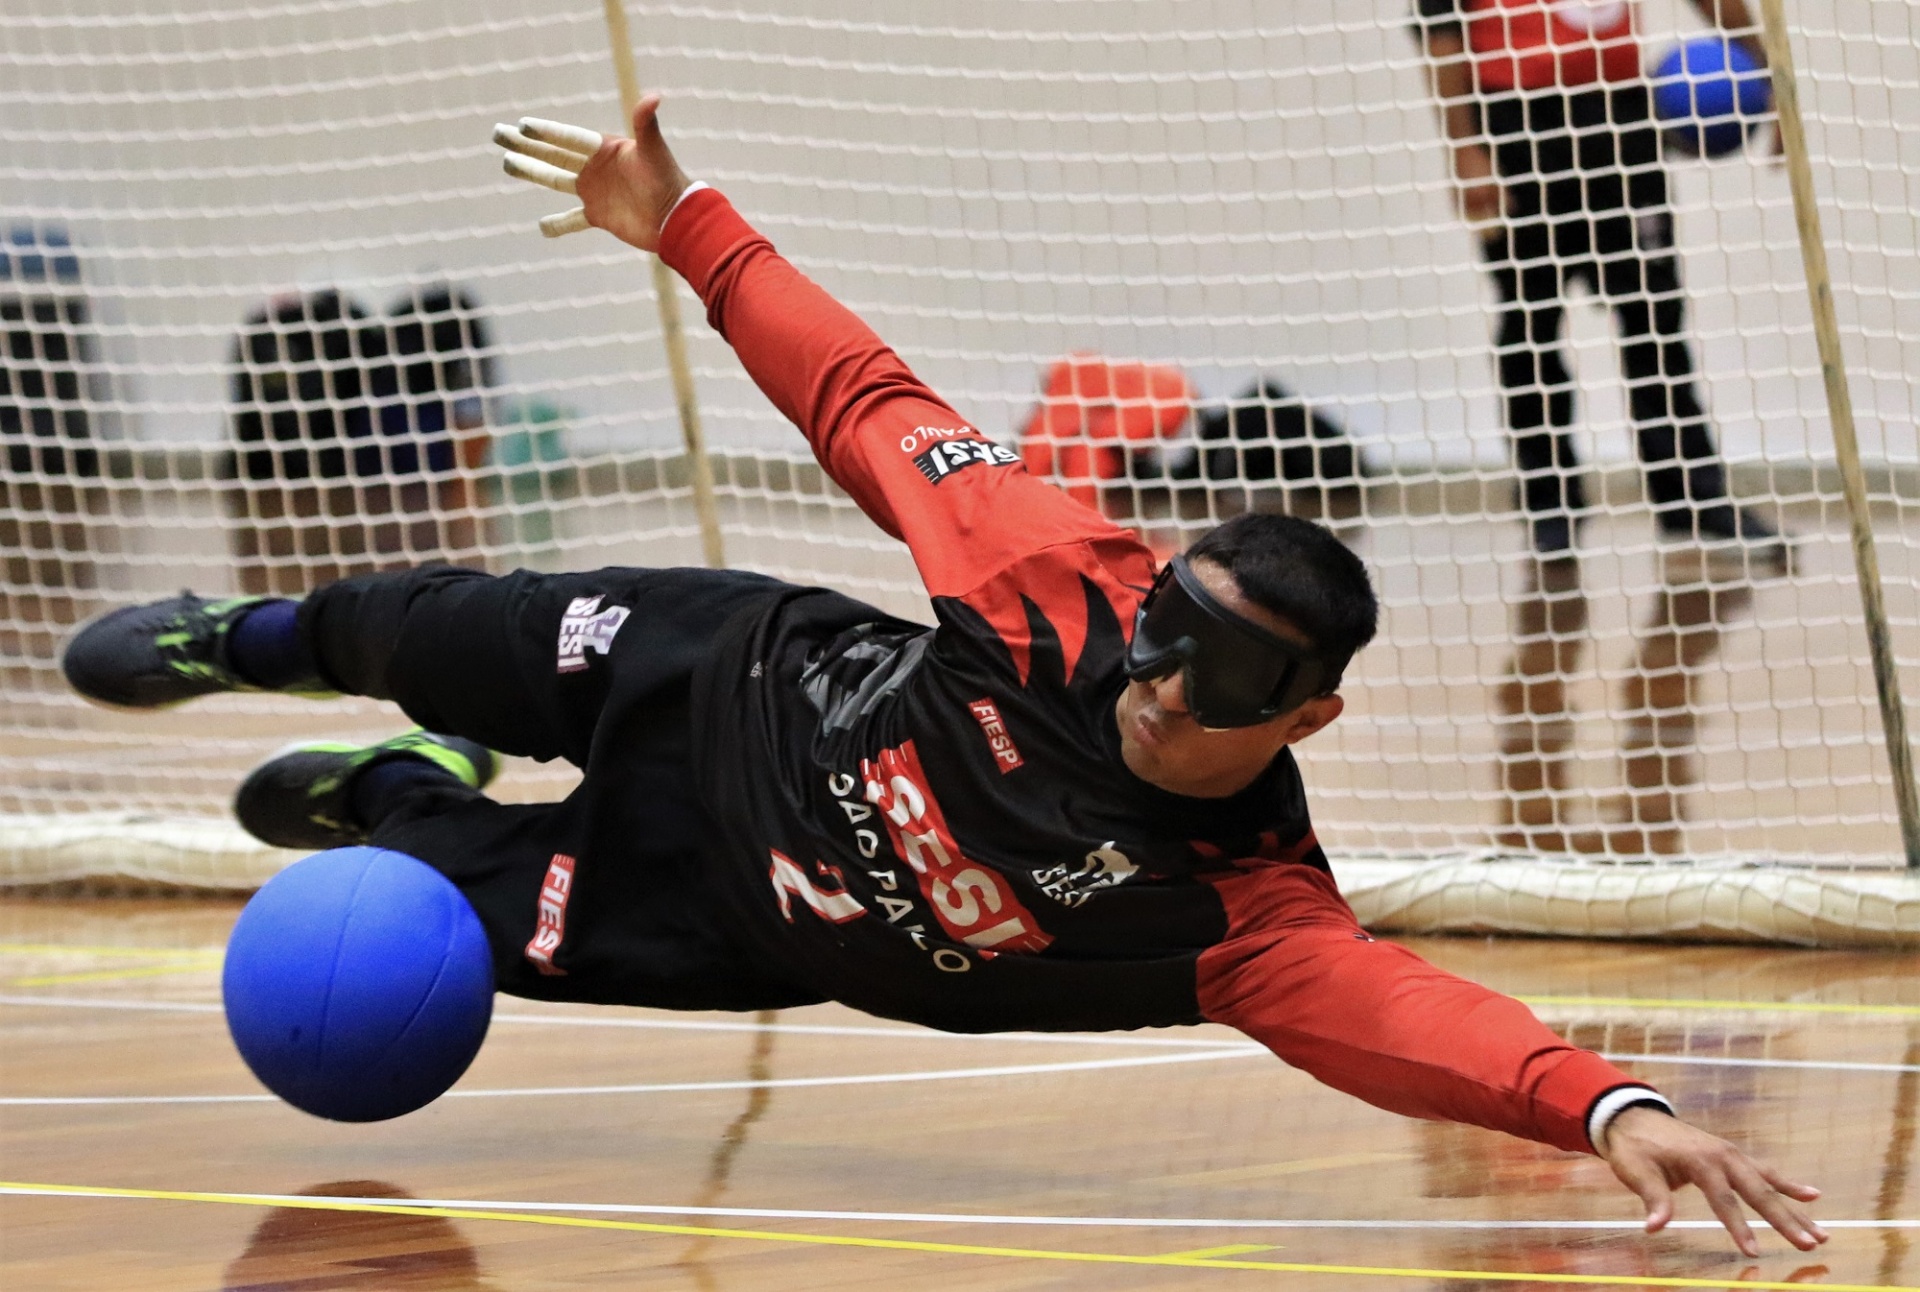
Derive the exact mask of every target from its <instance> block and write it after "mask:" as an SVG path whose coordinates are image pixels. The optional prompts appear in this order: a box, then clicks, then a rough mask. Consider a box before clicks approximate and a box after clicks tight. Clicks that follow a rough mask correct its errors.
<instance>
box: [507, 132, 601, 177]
mask: <svg viewBox="0 0 1920 1292" xmlns="http://www.w3.org/2000/svg"><path fill="white" fill-rule="evenodd" d="M493 142H494V143H496V144H499V145H500V146H501V147H502V148H505V149H506V150H507V151H508V152H516V153H519V154H520V155H521V156H523V157H531V158H533V159H534V160H535V161H540V162H545V163H547V165H549V166H557V167H559V168H560V169H561V170H563V171H567V172H569V173H571V174H574V175H578V174H579V173H580V171H581V169H582V168H583V167H585V166H586V164H587V156H588V154H583V153H577V152H574V151H573V150H572V149H571V148H561V147H558V146H556V145H554V144H543V143H541V142H540V141H539V140H537V139H530V138H528V137H527V136H526V135H523V134H521V133H520V127H518V126H509V125H504V124H497V125H495V126H494V128H493Z"/></svg>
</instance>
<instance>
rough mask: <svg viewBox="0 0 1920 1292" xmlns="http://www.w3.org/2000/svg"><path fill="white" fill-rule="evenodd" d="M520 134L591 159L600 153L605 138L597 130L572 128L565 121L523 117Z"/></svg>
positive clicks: (579, 127) (583, 127) (582, 127)
mask: <svg viewBox="0 0 1920 1292" xmlns="http://www.w3.org/2000/svg"><path fill="white" fill-rule="evenodd" d="M520 132H521V133H522V134H524V135H526V136H528V137H529V138H531V139H534V140H537V141H538V142H540V143H543V144H553V145H555V146H556V147H560V148H566V149H570V150H571V151H573V152H577V153H583V154H585V155H586V156H589V157H591V156H592V155H593V154H595V153H597V152H599V151H600V145H601V144H602V143H603V142H605V139H604V137H603V136H602V135H601V134H600V132H599V131H597V130H589V129H587V128H586V127H585V126H570V125H568V124H567V123H566V122H564V121H548V120H546V119H545V118H544V117H521V118H520Z"/></svg>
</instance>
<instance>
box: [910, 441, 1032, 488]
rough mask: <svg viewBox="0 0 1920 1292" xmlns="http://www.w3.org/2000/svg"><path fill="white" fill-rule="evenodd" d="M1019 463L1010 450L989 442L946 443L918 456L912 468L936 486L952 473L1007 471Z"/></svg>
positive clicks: (1015, 455)
mask: <svg viewBox="0 0 1920 1292" xmlns="http://www.w3.org/2000/svg"><path fill="white" fill-rule="evenodd" d="M1019 460H1020V455H1019V454H1017V453H1015V452H1014V451H1013V450H1012V449H1003V448H1001V447H1000V446H999V445H998V444H994V443H992V442H991V441H989V440H945V441H941V442H938V443H936V444H934V445H933V447H932V448H929V449H928V450H927V451H926V452H925V453H921V454H917V455H916V456H915V457H914V459H913V465H915V466H916V467H919V468H920V474H921V475H923V476H925V477H926V478H927V479H928V480H931V481H932V482H933V483H934V484H939V483H940V482H941V481H943V480H945V479H946V478H947V477H948V476H950V475H953V474H954V473H955V472H958V471H964V470H966V469H967V468H968V467H978V466H989V467H1010V466H1012V465H1013V464H1014V463H1016V462H1018V461H1019Z"/></svg>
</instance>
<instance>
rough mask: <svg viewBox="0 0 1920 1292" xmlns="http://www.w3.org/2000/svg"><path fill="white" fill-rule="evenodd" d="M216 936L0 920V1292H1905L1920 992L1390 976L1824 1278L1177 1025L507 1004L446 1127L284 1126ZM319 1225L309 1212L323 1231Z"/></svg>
mask: <svg viewBox="0 0 1920 1292" xmlns="http://www.w3.org/2000/svg"><path fill="white" fill-rule="evenodd" d="M236 909H237V907H236V905H235V904H234V903H231V902H212V901H186V900H148V901H86V902H58V901H50V900H24V899H18V898H9V899H4V900H0V1163H4V1166H3V1167H0V1175H3V1176H4V1177H5V1179H6V1180H7V1181H8V1183H7V1184H6V1185H5V1186H4V1189H3V1190H0V1287H5V1288H7V1289H13V1290H17V1292H42V1290H48V1292H51V1290H54V1289H102V1288H113V1289H118V1288H135V1287H137V1288H141V1289H145V1290H147V1292H175V1290H177V1289H214V1288H218V1289H228V1290H231V1292H240V1290H241V1289H248V1290H251V1292H269V1290H272V1292H342V1290H347V1289H368V1290H372V1289H381V1290H391V1289H400V1290H406V1292H412V1290H415V1289H494V1290H498V1292H506V1290H508V1289H543V1288H582V1287H588V1288H592V1287H604V1288H649V1289H651V1288H662V1289H666V1288H673V1289H682V1288H683V1289H690V1290H693V1292H708V1290H712V1289H728V1290H731V1292H748V1290H752V1289H775V1288H777V1289H783V1290H784V1289H813V1288H818V1289H829V1288H831V1289H845V1288H875V1289H878V1288H909V1287H941V1288H950V1289H989V1288H990V1289H1029V1288H1032V1289H1041V1288H1045V1289H1082V1288H1084V1289H1114V1288H1128V1289H1130V1288H1203V1289H1211V1288H1223V1289H1224V1288H1235V1287H1285V1288H1301V1289H1312V1288H1322V1287H1324V1288H1380V1289H1387V1288H1393V1289H1415V1288H1420V1287H1444V1288H1448V1289H1453V1290H1456V1292H1459V1290H1465V1289H1474V1288H1482V1287H1485V1288H1497V1287H1524V1286H1528V1285H1530V1284H1531V1285H1546V1284H1557V1285H1561V1286H1565V1285H1568V1284H1572V1285H1576V1286H1582V1285H1584V1286H1600V1287H1644V1286H1661V1287H1689V1288H1706V1287H1726V1286H1740V1287H1746V1288H1754V1287H1782V1286H1786V1285H1788V1284H1790V1283H1791V1284H1800V1283H1809V1284H1818V1285H1826V1286H1835V1285H1848V1286H1853V1287H1888V1286H1911V1285H1916V1284H1920V1251H1916V1250H1915V1249H1916V1247H1920V1219H1916V1217H1920V1181H1916V1180H1914V1179H1913V1178H1912V1177H1913V1175H1914V1173H1915V1168H1916V1166H1920V1151H1917V1149H1920V1146H1917V1145H1916V1134H1915V1132H1916V1126H1917V1125H1920V1113H1917V1112H1916V1105H1920V956H1915V955H1900V954H1872V953H1842V952H1809V951H1787V950H1756V949H1751V948H1727V947H1708V948H1702V947H1691V948H1688V947H1649V946H1633V945H1618V944H1612V945H1603V944H1590V943H1575V942H1544V941H1540V942H1522V941H1507V942H1493V941H1480V940H1472V939H1422V940H1416V941H1415V945H1416V946H1417V948H1418V950H1419V951H1420V952H1421V953H1422V954H1424V955H1426V956H1428V957H1429V958H1431V959H1433V960H1436V961H1438V962H1439V963H1441V964H1443V965H1445V966H1447V967H1448V968H1451V969H1454V970H1456V971H1459V972H1462V973H1465V974H1468V975H1470V976H1473V977H1476V978H1479V979H1481V980H1482V981H1485V982H1488V983H1490V984H1492V985H1494V986H1496V987H1499V988H1501V989H1503V990H1506V991H1509V992H1513V993H1515V994H1517V995H1520V996H1523V997H1525V998H1527V999H1529V1000H1530V1001H1532V1002H1533V1004H1534V1006H1535V1008H1536V1009H1537V1010H1538V1011H1539V1012H1540V1013H1541V1014H1542V1015H1543V1017H1545V1018H1546V1019H1547V1020H1548V1021H1549V1022H1550V1023H1552V1024H1554V1025H1555V1026H1556V1027H1558V1028H1560V1029H1562V1030H1563V1031H1565V1032H1567V1033H1569V1034H1571V1035H1572V1036H1573V1037H1574V1038H1575V1039H1577V1040H1578V1041H1580V1042H1581V1043H1583V1044H1586V1045H1590V1046H1593V1047H1596V1048H1598V1049H1601V1050H1603V1051H1605V1052H1606V1053H1608V1054H1611V1055H1613V1056H1615V1057H1616V1058H1618V1059H1619V1060H1620V1061H1621V1062H1622V1063H1623V1064H1624V1066H1626V1067H1628V1068H1629V1069H1630V1070H1633V1071H1636V1072H1640V1073H1643V1074H1645V1075H1647V1076H1648V1077H1649V1078H1651V1079H1652V1080H1654V1081H1656V1082H1657V1083H1658V1084H1660V1085H1661V1086H1662V1088H1664V1089H1665V1090H1667V1091H1668V1092H1669V1093H1670V1094H1672V1095H1673V1096H1675V1097H1676V1099H1677V1100H1678V1102H1679V1103H1680V1104H1681V1106H1682V1107H1683V1108H1684V1109H1685V1110H1686V1111H1687V1112H1688V1113H1689V1115H1691V1116H1692V1117H1693V1118H1695V1119H1696V1120H1698V1121H1700V1122H1702V1123H1704V1124H1705V1125H1706V1126H1708V1127H1710V1128H1711V1129H1713V1130H1715V1131H1716V1132H1719V1133H1721V1134H1725V1135H1728V1136H1730V1137H1733V1138H1735V1139H1737V1140H1739V1141H1740V1142H1741V1143H1743V1144H1745V1145H1747V1146H1749V1147H1750V1148H1751V1149H1753V1150H1754V1151H1756V1152H1758V1153H1759V1154H1761V1155H1763V1156H1765V1157H1767V1158H1770V1159H1773V1160H1774V1161H1776V1162H1778V1163H1780V1164H1782V1165H1783V1166H1785V1167H1786V1168H1787V1169H1788V1170H1789V1171H1790V1172H1791V1173H1792V1174H1793V1175H1795V1176H1796V1177H1797V1178H1800V1179H1806V1180H1811V1181H1813V1182H1815V1183H1817V1184H1819V1185H1821V1186H1822V1187H1823V1188H1825V1190H1826V1197H1825V1199H1824V1200H1823V1201H1822V1202H1821V1203H1820V1204H1819V1205H1818V1207H1817V1214H1818V1215H1819V1216H1820V1218H1821V1220H1822V1221H1823V1222H1824V1223H1825V1224H1826V1225H1827V1226H1828V1227H1829V1228H1830V1229H1831V1230H1832V1231H1833V1233H1834V1237H1833V1240H1832V1242H1831V1243H1830V1244H1829V1245H1828V1246H1827V1247H1826V1248H1825V1249H1824V1250H1823V1251H1821V1252H1819V1253H1817V1254H1815V1255H1811V1256H1808V1255H1802V1254H1800V1253H1796V1252H1794V1251H1793V1250H1792V1249H1790V1248H1788V1247H1787V1246H1786V1244H1785V1243H1784V1242H1782V1241H1780V1240H1779V1239H1778V1238H1774V1237H1771V1236H1770V1235H1769V1236H1767V1237H1766V1238H1764V1239H1763V1243H1764V1247H1765V1254H1764V1255H1763V1256H1762V1257H1761V1259H1759V1260H1757V1261H1752V1262H1749V1261H1746V1260H1744V1259H1742V1258H1741V1257H1739V1256H1738V1255H1737V1254H1736V1253H1735V1252H1734V1251H1733V1249H1732V1247H1731V1246H1730V1245H1729V1243H1728V1242H1727V1241H1726V1239H1725V1238H1724V1237H1723V1236H1721V1235H1720V1234H1719V1233H1718V1232H1717V1230H1715V1229H1714V1228H1712V1227H1711V1222H1710V1220H1709V1219H1708V1217H1707V1212H1706V1210H1705V1207H1704V1206H1703V1204H1702V1203H1701V1202H1700V1199H1699V1198H1698V1196H1697V1195H1691V1196H1689V1197H1688V1198H1687V1199H1686V1201H1685V1202H1684V1204H1683V1206H1682V1210H1681V1215H1682V1217H1683V1222H1682V1224H1681V1225H1680V1226H1678V1227H1676V1229H1675V1230H1674V1231H1672V1232H1669V1233H1667V1234H1664V1235H1660V1236H1657V1237H1651V1238H1649V1237H1647V1236H1645V1235H1643V1234H1641V1233H1640V1232H1639V1231H1638V1229H1637V1226H1636V1224H1635V1220H1634V1217H1635V1215H1636V1204H1635V1202H1634V1200H1633V1199H1632V1198H1630V1197H1629V1196H1628V1195H1626V1194H1625V1193H1624V1192H1622V1191H1621V1190H1619V1189H1618V1188H1616V1187H1615V1186H1614V1184H1613V1183H1612V1180H1611V1177H1610V1176H1609V1174H1608V1173H1607V1171H1606V1169H1605V1167H1604V1166H1603V1165H1601V1164H1599V1163H1598V1162H1595V1161H1593V1160H1591V1159H1587V1158H1582V1157H1577V1156H1573V1155H1569V1154H1564V1153H1559V1152H1554V1151H1551V1150H1547V1149H1542V1148H1537V1147H1535V1146H1532V1145H1529V1144H1525V1143H1522V1142H1520V1141H1517V1140H1512V1139H1508V1138H1506V1137H1503V1136H1500V1135H1495V1134H1492V1133H1490V1132H1483V1131H1478V1130H1473V1129H1468V1128H1464V1127H1457V1126H1442V1125H1432V1124H1425V1123H1418V1122H1412V1121H1407V1120H1403V1119H1400V1118H1397V1117H1394V1116H1391V1115H1389V1114H1386V1113H1381V1112H1377V1111H1375V1110H1373V1109H1371V1108H1368V1107H1366V1106H1365V1105H1362V1104H1360V1103H1358V1102H1356V1101H1354V1100H1352V1099H1349V1098H1347V1097H1346V1096H1343V1095H1340V1094H1337V1093H1335V1092H1333V1091H1330V1090H1327V1089H1324V1088H1322V1087H1319V1086H1317V1085H1315V1084H1314V1083H1313V1082H1312V1081H1311V1080H1309V1079H1308V1078H1307V1077H1305V1076H1303V1075H1301V1074H1299V1073H1297V1072H1293V1071H1291V1070H1289V1069H1287V1068H1286V1067H1284V1066H1282V1065H1281V1064H1280V1063H1278V1062H1277V1061H1275V1060H1274V1059H1272V1058H1271V1057H1270V1056H1266V1055H1265V1054H1264V1052H1263V1051H1258V1050H1257V1049H1255V1048H1251V1047H1249V1046H1248V1045H1247V1044H1246V1043H1245V1042H1244V1041H1243V1040H1242V1039H1241V1038H1239V1037H1238V1036H1237V1035H1236V1034H1234V1033H1231V1032H1227V1031H1225V1030H1222V1029H1215V1028H1203V1029H1195V1030H1191V1031H1182V1032H1160V1033H1145V1034H1140V1035H1107V1036H1099V1037H1088V1036H1064V1037H1046V1038H1039V1037H1030V1036H1012V1037H987V1038H979V1037H948V1036H941V1035H939V1034H935V1033H929V1032H923V1031H919V1030H916V1029H913V1028H907V1027H902V1026H898V1025H895V1024H891V1023H886V1022H881V1021H878V1020H874V1019H869V1018H865V1017H863V1016H860V1015H856V1014H854V1013H852V1012H850V1011H847V1010H843V1009H839V1008H835V1007H822V1008H817V1009H807V1010H795V1011H789V1012H786V1013H782V1014H779V1015H769V1016H763V1017H758V1018H756V1017H751V1016H747V1017H739V1016H721V1015H691V1016H680V1015H669V1014H664V1013H654V1012H649V1011H642V1010H617V1009H590V1008H570V1007H548V1006H535V1005H531V1004H528V1003H526V1002H521V1001H515V1000H512V999H508V998H504V997H503V998H502V999H501V1000H500V1003H499V1008H498V1012H497V1013H496V1015H495V1020H494V1026H493V1031H492V1034H491V1036H490V1037H489V1039H488V1042H487V1045H486V1047H485V1049H484V1050H483V1051H482V1053H481V1055H480V1058H479V1060H478V1061H477V1063H476V1064H475V1066H474V1068H473V1070H472V1071H471V1072H470V1073H469V1074H468V1075H467V1077H466V1078H465V1079H464V1080H463V1081H462V1082H461V1083H460V1085H459V1086H457V1087H456V1088H455V1090H454V1091H453V1093H452V1094H451V1095H450V1096H449V1097H447V1098H444V1099H442V1100H440V1101H439V1102H438V1103H436V1104H434V1105H432V1106H431V1107H429V1108H427V1109H425V1110H424V1111H422V1112H420V1113H417V1114H414V1115H413V1116H411V1117H407V1118H403V1119H401V1120H398V1121H395V1122H392V1123H387V1124H383V1125H374V1126H362V1127H353V1126H340V1125H334V1124H330V1123H325V1122H321V1121H318V1120H315V1119H313V1118H309V1117H307V1116H305V1115H303V1114H300V1113H297V1112H294V1111H292V1110H291V1109H289V1108H287V1107H285V1106H283V1105H281V1104H279V1103H277V1102H275V1101H274V1100H273V1099H272V1098H271V1097H269V1096H267V1095H265V1094H264V1093H263V1092H262V1091H261V1090H260V1089H259V1087H258V1086H257V1085H256V1084H255V1083H254V1082H253V1080H252V1078H251V1077H250V1076H249V1075H248V1073H247V1072H246V1070H245V1069H244V1068H243V1067H242V1065H241V1063H240V1061H239V1059H238V1057H237V1056H236V1055H235V1054H234V1052H233V1050H232V1048H231V1046H230V1045H229V1043H228V1041H227V1038H226V1034H225V1030H224V1028H223V1025H222V1022H221V1018H220V1014H219V1005H218V1001H219V985H218V984H219V974H218V968H219V955H220V952H219V948H220V946H221V944H222V941H223V939H224V936H225V933H226V930H227V928H228V926H229V924H230V923H231V921H232V919H233V916H234V913H235V911H236ZM330 1199H331V1200H333V1201H329V1200H330Z"/></svg>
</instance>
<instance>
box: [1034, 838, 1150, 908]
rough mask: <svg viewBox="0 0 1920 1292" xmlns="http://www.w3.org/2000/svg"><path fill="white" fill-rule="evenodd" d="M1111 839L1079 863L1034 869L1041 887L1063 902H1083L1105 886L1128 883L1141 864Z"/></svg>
mask: <svg viewBox="0 0 1920 1292" xmlns="http://www.w3.org/2000/svg"><path fill="white" fill-rule="evenodd" d="M1115 842H1116V841H1115V840H1112V839H1109V840H1107V841H1106V842H1105V843H1103V844H1101V845H1100V846H1099V847H1098V848H1095V849H1094V850H1093V851H1092V852H1090V853H1088V854H1087V855H1086V856H1085V857H1084V858H1082V859H1081V861H1080V864H1079V865H1077V866H1072V865H1068V866H1045V867H1042V868H1040V869H1037V870H1035V871H1033V872H1032V874H1033V882H1034V883H1035V884H1037V885H1039V886H1040V891H1041V892H1043V893H1045V894H1046V895H1047V896H1048V897H1051V898H1052V899H1053V900H1054V901H1056V902H1059V903H1060V904H1061V905H1062V906H1080V905H1083V904H1084V903H1085V902H1086V900H1087V898H1088V897H1089V896H1091V895H1092V894H1094V893H1096V892H1098V891H1099V890H1100V889H1103V888H1112V887H1113V886H1114V885H1115V884H1124V883H1126V882H1127V880H1128V879H1130V878H1132V877H1133V875H1134V874H1136V873H1137V872H1138V871H1139V869H1140V867H1138V866H1136V865H1134V864H1133V861H1132V860H1131V859H1130V858H1129V857H1128V856H1127V854H1126V853H1124V852H1121V851H1120V849H1118V848H1116V847H1115V846H1114V843H1115Z"/></svg>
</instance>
